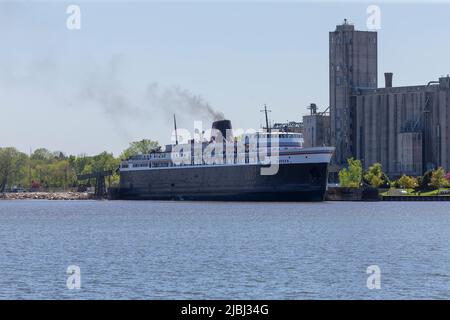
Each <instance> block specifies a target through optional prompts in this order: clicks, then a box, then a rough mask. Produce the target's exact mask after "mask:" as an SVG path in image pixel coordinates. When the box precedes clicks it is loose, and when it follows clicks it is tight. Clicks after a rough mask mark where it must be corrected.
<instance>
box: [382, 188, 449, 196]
mask: <svg viewBox="0 0 450 320" xmlns="http://www.w3.org/2000/svg"><path fill="white" fill-rule="evenodd" d="M443 190H449V189H448V188H441V189H439V190H432V191H427V192H420V193H417V192H415V191H414V189H406V191H407V192H408V193H405V194H402V195H396V196H402V197H408V196H416V197H417V196H420V197H430V196H442V197H448V196H450V195H440V194H439V192H440V191H443ZM381 195H382V196H390V195H389V191H386V192H383V193H381Z"/></svg>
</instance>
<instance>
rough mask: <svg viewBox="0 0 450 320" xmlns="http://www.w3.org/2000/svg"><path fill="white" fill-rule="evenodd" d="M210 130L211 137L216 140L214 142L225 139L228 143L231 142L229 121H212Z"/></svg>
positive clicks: (231, 134)
mask: <svg viewBox="0 0 450 320" xmlns="http://www.w3.org/2000/svg"><path fill="white" fill-rule="evenodd" d="M211 129H212V136H214V137H215V138H216V141H218V139H220V140H222V139H226V140H228V141H232V140H233V132H232V127H231V121H230V120H218V121H214V122H213V124H212V128H211ZM227 131H228V132H227ZM219 136H220V137H219Z"/></svg>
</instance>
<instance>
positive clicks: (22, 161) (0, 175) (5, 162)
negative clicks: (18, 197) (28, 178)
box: [0, 148, 28, 192]
mask: <svg viewBox="0 0 450 320" xmlns="http://www.w3.org/2000/svg"><path fill="white" fill-rule="evenodd" d="M27 161H28V157H27V155H26V154H24V153H22V152H19V151H18V150H17V149H15V148H0V192H4V191H5V188H6V186H7V185H12V184H14V183H17V184H20V183H21V182H22V181H23V179H24V175H25V167H26V164H27Z"/></svg>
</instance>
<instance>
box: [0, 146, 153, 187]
mask: <svg viewBox="0 0 450 320" xmlns="http://www.w3.org/2000/svg"><path fill="white" fill-rule="evenodd" d="M159 148H160V147H159V145H158V142H156V141H152V140H148V139H144V140H141V141H136V142H132V143H130V146H129V148H127V149H126V150H124V151H123V152H122V154H121V155H120V156H119V157H117V158H116V157H114V156H113V154H112V153H109V152H106V151H105V152H102V153H100V154H97V155H94V156H87V155H78V156H74V155H66V154H65V153H64V152H61V151H53V152H52V151H50V150H47V149H45V148H39V149H36V150H34V151H33V152H32V153H31V154H30V155H28V154H26V153H23V152H20V151H18V150H17V149H16V148H14V147H0V192H5V191H7V190H14V189H26V190H30V189H33V190H49V189H73V188H77V187H78V186H79V182H78V181H77V175H80V174H85V173H91V172H97V171H103V170H113V172H114V175H113V176H111V177H109V178H108V179H107V184H108V185H114V184H117V183H118V181H119V177H118V175H117V173H116V172H115V171H116V169H117V168H118V166H119V164H120V161H121V160H122V159H126V158H129V157H130V156H133V155H136V154H141V153H142V154H144V153H149V152H151V151H152V150H156V149H159ZM84 183H89V181H87V182H84Z"/></svg>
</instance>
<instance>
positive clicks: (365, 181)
mask: <svg viewBox="0 0 450 320" xmlns="http://www.w3.org/2000/svg"><path fill="white" fill-rule="evenodd" d="M347 162H348V165H347V167H346V168H343V169H341V170H340V171H339V184H340V185H341V186H342V187H347V188H360V187H363V186H370V187H373V188H401V189H414V190H415V191H430V190H439V189H441V188H446V187H450V173H446V172H445V171H444V169H443V168H442V167H439V168H436V169H434V170H430V171H427V172H426V173H425V174H424V175H423V176H420V177H412V176H407V175H402V176H401V177H400V178H398V179H397V180H390V179H389V177H388V176H387V175H386V174H385V173H384V172H383V168H382V166H381V164H380V163H374V164H373V165H371V166H370V167H369V169H368V170H367V171H365V172H364V171H363V168H362V163H361V161H360V160H357V159H354V158H350V159H348V160H347Z"/></svg>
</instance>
